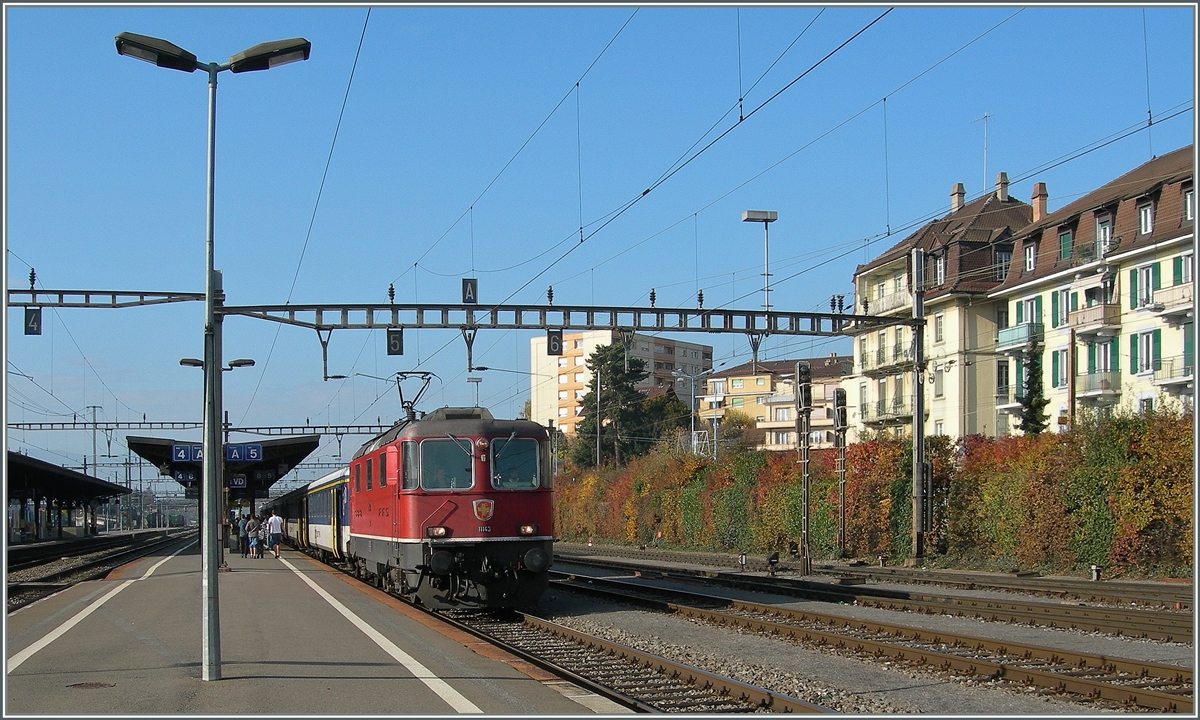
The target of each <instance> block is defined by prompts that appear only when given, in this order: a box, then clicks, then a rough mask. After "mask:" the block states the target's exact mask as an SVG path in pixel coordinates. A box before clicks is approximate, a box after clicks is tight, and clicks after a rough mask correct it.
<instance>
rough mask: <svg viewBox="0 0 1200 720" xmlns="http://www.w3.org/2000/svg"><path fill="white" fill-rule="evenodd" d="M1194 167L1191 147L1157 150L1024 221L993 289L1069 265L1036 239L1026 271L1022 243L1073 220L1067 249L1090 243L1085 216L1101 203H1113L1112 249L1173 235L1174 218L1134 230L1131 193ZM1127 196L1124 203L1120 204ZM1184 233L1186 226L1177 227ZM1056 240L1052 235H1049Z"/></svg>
mask: <svg viewBox="0 0 1200 720" xmlns="http://www.w3.org/2000/svg"><path fill="white" fill-rule="evenodd" d="M1193 167H1194V148H1193V146H1191V145H1188V146H1186V147H1182V148H1179V149H1178V150H1175V151H1173V152H1170V153H1167V154H1166V155H1160V156H1158V157H1156V158H1154V159H1153V160H1150V161H1149V162H1147V163H1144V164H1143V165H1140V166H1138V167H1137V168H1134V169H1133V170H1131V171H1129V172H1127V173H1125V174H1124V175H1122V176H1120V177H1118V178H1117V179H1115V180H1113V181H1111V182H1109V183H1106V184H1104V185H1102V186H1100V187H1099V188H1097V189H1096V190H1093V191H1092V192H1090V193H1088V194H1087V195H1084V196H1083V197H1081V198H1079V199H1078V200H1076V201H1074V202H1071V203H1068V204H1067V205H1064V206H1063V207H1062V208H1059V209H1058V210H1056V211H1054V212H1052V213H1050V214H1048V215H1047V216H1046V217H1044V218H1042V219H1040V220H1038V221H1037V222H1034V223H1030V224H1028V225H1026V226H1024V227H1022V228H1021V229H1019V230H1018V231H1017V232H1016V233H1014V235H1013V240H1014V241H1015V244H1014V248H1013V263H1012V265H1011V267H1010V268H1009V272H1008V276H1007V277H1006V278H1005V280H1004V282H1003V283H1001V284H1000V285H999V286H997V287H996V288H995V290H996V291H998V292H999V291H1003V290H1007V289H1009V288H1011V287H1013V286H1016V285H1023V284H1025V283H1027V282H1029V281H1031V280H1037V279H1039V278H1042V277H1046V276H1048V275H1052V274H1054V273H1056V272H1059V271H1061V270H1064V269H1065V268H1067V267H1070V265H1069V264H1064V262H1062V261H1056V258H1057V255H1056V253H1057V250H1058V248H1057V247H1056V244H1055V243H1053V242H1046V241H1044V240H1043V242H1041V243H1040V247H1039V248H1038V251H1037V260H1036V263H1035V265H1034V270H1033V271H1032V272H1025V269H1024V265H1023V263H1022V262H1021V257H1020V253H1021V252H1022V243H1024V242H1025V241H1026V240H1030V241H1038V240H1042V239H1043V237H1050V236H1044V235H1043V233H1045V232H1046V231H1047V230H1049V231H1050V233H1051V235H1054V234H1055V231H1056V230H1057V229H1058V228H1059V227H1062V226H1064V225H1071V224H1073V223H1076V222H1077V221H1080V220H1081V219H1082V220H1083V221H1082V222H1078V223H1077V226H1076V227H1075V232H1074V234H1073V238H1072V240H1073V242H1072V250H1073V251H1075V249H1076V248H1083V247H1090V246H1091V245H1093V244H1094V243H1095V228H1094V223H1092V222H1091V220H1092V217H1085V216H1088V215H1090V214H1091V213H1092V212H1093V211H1095V210H1099V209H1102V208H1114V207H1115V208H1117V217H1116V218H1115V219H1114V220H1115V222H1114V230H1113V236H1114V237H1113V241H1112V247H1113V248H1114V249H1113V252H1122V253H1123V252H1126V251H1128V250H1132V249H1136V248H1138V247H1143V246H1147V245H1153V244H1156V243H1160V242H1163V241H1164V240H1169V239H1171V238H1173V237H1176V236H1178V235H1179V234H1180V232H1181V224H1180V223H1177V222H1169V221H1158V222H1155V224H1154V231H1153V232H1152V233H1151V234H1149V235H1140V234H1139V233H1137V231H1136V229H1135V228H1136V226H1135V225H1134V224H1133V222H1134V218H1133V217H1132V214H1133V213H1135V212H1136V207H1134V203H1135V202H1136V200H1137V198H1140V197H1143V196H1145V195H1148V194H1153V193H1155V192H1156V191H1158V190H1159V189H1160V188H1163V187H1165V186H1167V185H1172V184H1178V183H1179V182H1181V181H1183V180H1187V179H1188V178H1190V177H1192V173H1193ZM1125 201H1131V204H1130V205H1123V204H1122V203H1124V202H1125ZM1183 231H1184V232H1186V230H1183ZM1055 239H1056V238H1055Z"/></svg>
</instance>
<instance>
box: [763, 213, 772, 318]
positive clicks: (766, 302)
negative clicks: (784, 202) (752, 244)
mask: <svg viewBox="0 0 1200 720" xmlns="http://www.w3.org/2000/svg"><path fill="white" fill-rule="evenodd" d="M770 226H771V223H770V221H769V220H765V221H763V310H765V311H767V312H771V270H770V257H771V254H770V251H769V246H770V244H769V241H768V240H769V238H768V234H769V233H768V230H767V228H769V227H770Z"/></svg>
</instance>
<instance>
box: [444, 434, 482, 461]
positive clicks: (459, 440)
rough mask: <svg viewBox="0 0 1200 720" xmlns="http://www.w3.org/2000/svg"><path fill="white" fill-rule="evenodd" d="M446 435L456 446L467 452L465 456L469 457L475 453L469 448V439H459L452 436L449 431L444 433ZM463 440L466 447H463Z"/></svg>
mask: <svg viewBox="0 0 1200 720" xmlns="http://www.w3.org/2000/svg"><path fill="white" fill-rule="evenodd" d="M446 437H448V438H450V439H451V440H453V441H454V444H455V445H457V446H458V449H459V450H462V451H463V452H465V453H466V454H467V457H470V458H473V457H475V453H474V452H472V450H471V441H470V440H461V439H459V438H456V437H454V436H453V435H451V434H450V433H446ZM464 442H465V443H466V444H467V446H466V448H464V447H463V443H464Z"/></svg>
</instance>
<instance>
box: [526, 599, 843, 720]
mask: <svg viewBox="0 0 1200 720" xmlns="http://www.w3.org/2000/svg"><path fill="white" fill-rule="evenodd" d="M523 620H524V622H525V623H527V624H529V625H531V626H533V627H536V628H538V629H539V630H542V631H543V632H547V633H550V634H552V635H557V636H559V637H562V638H565V639H568V640H570V641H572V642H576V643H579V644H581V645H584V646H587V647H592V648H595V649H598V650H600V651H601V652H605V653H609V654H611V655H615V656H617V657H619V658H622V659H625V660H628V661H630V662H633V663H637V664H639V665H641V666H643V667H646V668H649V669H652V670H654V671H656V672H658V673H660V674H662V675H666V676H668V677H671V678H677V679H682V680H684V681H685V682H687V683H689V684H692V685H699V686H701V687H704V688H706V689H710V690H716V692H717V693H719V694H720V695H724V696H729V697H736V698H740V699H742V700H743V701H746V702H749V703H751V704H753V705H755V706H757V707H759V708H763V709H766V710H770V711H771V712H783V713H827V712H832V711H831V710H830V709H829V708H826V707H822V706H820V705H816V704H813V703H808V702H805V701H803V700H799V699H797V698H793V697H788V696H787V695H782V694H780V693H775V692H771V691H770V690H767V689H765V688H760V687H757V686H754V685H749V684H747V683H743V682H739V681H737V680H734V679H732V678H728V677H725V676H724V675H717V674H716V673H710V672H706V671H704V670H701V669H699V668H696V667H693V666H691V665H685V664H683V663H677V662H675V661H673V660H669V659H667V658H663V657H659V656H658V655H653V654H651V653H648V652H643V651H641V650H638V649H636V648H631V647H629V646H627V645H622V644H620V643H615V642H612V641H610V640H604V639H601V638H598V637H595V636H594V635H588V634H587V633H584V632H581V631H579V630H574V629H572V628H568V627H564V626H562V625H559V624H557V623H554V622H551V621H550V620H546V619H544V618H539V617H537V616H535V615H529V614H528V613H525V614H524V615H523Z"/></svg>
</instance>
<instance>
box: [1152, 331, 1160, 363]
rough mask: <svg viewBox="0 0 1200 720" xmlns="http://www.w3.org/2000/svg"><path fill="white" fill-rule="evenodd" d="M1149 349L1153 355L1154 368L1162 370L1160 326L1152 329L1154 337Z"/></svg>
mask: <svg viewBox="0 0 1200 720" xmlns="http://www.w3.org/2000/svg"><path fill="white" fill-rule="evenodd" d="M1150 351H1151V352H1152V353H1153V354H1154V355H1153V365H1152V367H1153V368H1154V369H1155V370H1162V328H1156V329H1155V330H1154V339H1153V340H1152V341H1151V342H1150Z"/></svg>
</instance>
